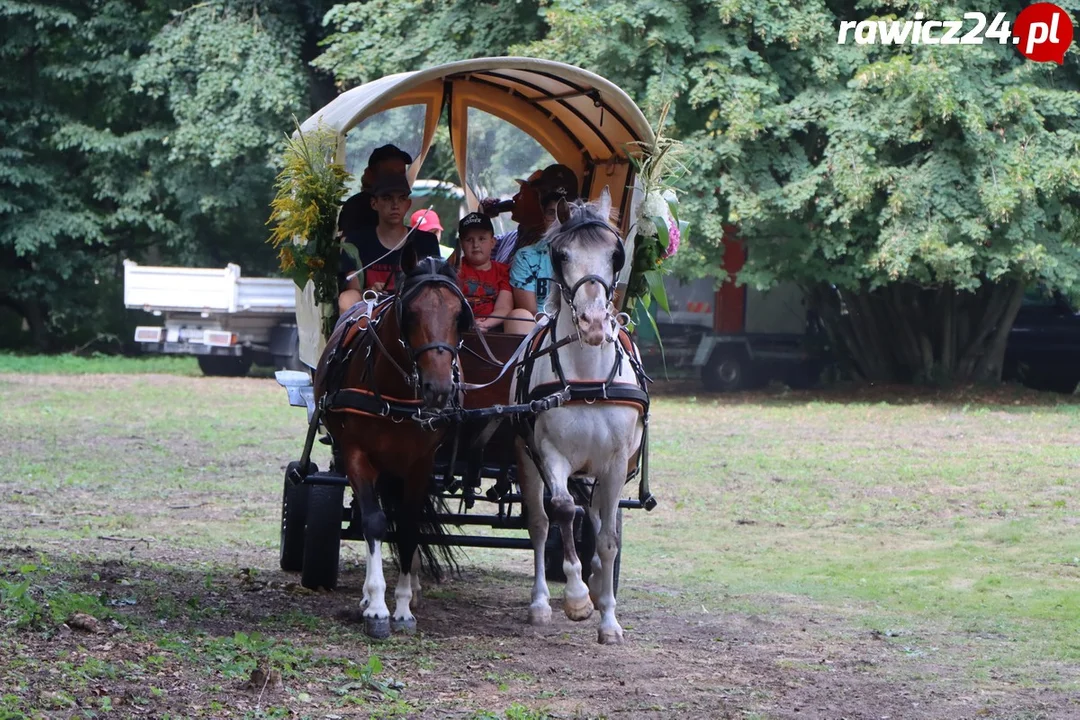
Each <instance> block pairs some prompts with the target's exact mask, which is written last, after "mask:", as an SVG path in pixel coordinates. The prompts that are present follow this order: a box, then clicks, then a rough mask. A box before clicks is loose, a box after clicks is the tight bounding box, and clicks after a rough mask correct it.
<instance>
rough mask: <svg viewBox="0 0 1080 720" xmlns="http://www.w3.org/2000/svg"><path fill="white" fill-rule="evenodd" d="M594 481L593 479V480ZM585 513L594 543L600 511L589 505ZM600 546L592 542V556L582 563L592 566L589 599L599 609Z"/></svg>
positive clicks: (597, 536) (598, 528)
mask: <svg viewBox="0 0 1080 720" xmlns="http://www.w3.org/2000/svg"><path fill="white" fill-rule="evenodd" d="M593 479H594V480H595V478H593ZM585 512H587V513H589V520H591V521H592V532H593V540H594V541H595V540H596V539H597V538H599V537H600V510H599V509H598V508H596V507H595V506H594V505H589V507H588V508H586V510H585ZM599 547H600V545H599V544H598V543H597V542H593V548H594V550H593V556H592V557H591V558H584V559H583V560H582V562H585V560H588V561H589V563H590V564H591V565H592V572H591V573H590V574H589V599H590V600H592V603H593V606H594V607H600V553H598V552H597V551H596V549H597V548H599Z"/></svg>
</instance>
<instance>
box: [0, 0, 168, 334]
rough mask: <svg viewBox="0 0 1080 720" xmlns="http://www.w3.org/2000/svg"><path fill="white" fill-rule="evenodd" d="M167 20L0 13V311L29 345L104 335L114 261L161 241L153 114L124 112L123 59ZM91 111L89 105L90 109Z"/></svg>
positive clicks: (143, 10)
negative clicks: (151, 152) (152, 176)
mask: <svg viewBox="0 0 1080 720" xmlns="http://www.w3.org/2000/svg"><path fill="white" fill-rule="evenodd" d="M165 12H166V8H165V7H164V6H163V4H160V3H158V4H155V3H141V4H140V3H136V4H132V3H123V2H96V3H90V4H87V3H76V2H67V3H64V2H61V3H50V4H44V3H5V4H3V5H0V37H2V38H3V39H2V40H0V105H2V108H3V109H2V112H0V145H2V150H0V305H4V306H6V307H8V308H11V309H14V310H15V311H16V312H17V314H18V315H19V316H21V317H23V318H25V320H26V322H27V323H28V325H29V327H30V330H31V334H32V337H33V339H34V342H35V344H36V345H37V346H38V347H39V348H42V349H44V348H46V347H48V346H49V343H50V339H51V337H52V336H54V335H55V334H58V333H65V332H70V331H72V330H75V329H77V328H79V327H85V326H99V327H104V326H107V325H108V324H109V320H108V318H109V316H110V312H109V310H108V309H107V308H103V307H102V306H101V304H100V303H99V302H97V301H96V300H97V296H98V295H99V288H100V286H101V283H102V280H103V278H107V277H108V276H110V275H112V274H114V273H115V266H116V252H117V251H118V250H120V249H122V248H131V247H133V246H134V244H135V243H136V242H137V239H136V237H137V236H138V235H140V234H141V235H150V234H153V233H158V232H168V231H169V230H170V227H171V225H170V222H169V220H168V219H167V218H166V217H165V216H164V215H163V214H162V213H160V212H159V211H158V209H157V207H158V204H159V202H160V197H159V196H157V195H156V194H155V188H154V187H153V183H152V182H150V181H149V180H148V178H147V170H148V167H147V163H146V149H147V148H148V147H149V146H150V145H152V144H153V143H154V142H155V141H156V140H157V139H158V138H159V135H157V134H156V133H155V132H154V131H153V130H146V129H144V127H145V125H146V123H147V121H151V122H152V121H153V119H155V118H157V117H161V108H160V107H158V106H156V105H155V104H153V103H149V104H145V105H144V106H142V107H133V106H132V104H131V103H127V102H125V96H126V95H127V82H128V79H129V77H130V74H129V73H130V66H131V63H130V60H129V55H130V54H133V53H138V52H139V51H140V49H141V48H143V47H145V42H146V39H147V38H148V37H149V36H150V34H152V32H153V28H154V27H156V26H158V25H159V24H160V23H161V22H163V20H164V17H165ZM91 98H92V99H93V102H89V100H90V99H91Z"/></svg>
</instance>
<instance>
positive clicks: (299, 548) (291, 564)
mask: <svg viewBox="0 0 1080 720" xmlns="http://www.w3.org/2000/svg"><path fill="white" fill-rule="evenodd" d="M308 472H309V473H316V472H319V468H318V467H316V465H315V463H310V464H309V466H308ZM302 479H303V475H302V474H301V473H300V463H299V462H298V461H293V462H291V463H289V466H288V467H287V468H285V487H284V488H283V489H282V492H281V544H280V550H281V554H280V560H279V562H280V564H281V569H282V570H284V571H286V572H300V570H301V569H303V567H304V523H305V520H306V519H307V491H308V486H307V485H304V484H302V483H301V480H302Z"/></svg>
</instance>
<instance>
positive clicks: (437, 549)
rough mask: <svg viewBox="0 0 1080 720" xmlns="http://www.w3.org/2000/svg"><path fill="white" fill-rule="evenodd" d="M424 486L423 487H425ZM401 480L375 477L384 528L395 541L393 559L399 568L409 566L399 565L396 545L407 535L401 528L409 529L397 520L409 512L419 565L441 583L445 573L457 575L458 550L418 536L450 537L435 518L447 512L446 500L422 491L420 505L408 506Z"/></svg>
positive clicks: (398, 552) (432, 537) (399, 557)
mask: <svg viewBox="0 0 1080 720" xmlns="http://www.w3.org/2000/svg"><path fill="white" fill-rule="evenodd" d="M426 489H427V488H425V490H426ZM405 490H406V488H405V483H404V482H403V481H401V479H399V478H392V477H387V476H382V477H380V478H379V483H378V492H379V500H380V502H381V504H382V507H383V512H384V513H385V514H386V524H387V530H388V532H390V533H393V535H394V538H395V539H396V542H394V543H393V552H394V559H395V560H396V561H397V563H398V567H399V568H401V569H402V571H405V570H408V569H409V568H404V567H402V563H401V554H400V544H401V541H402V540H406V541H407V540H408V538H406V537H404V536H402V534H401V533H402V531H404V532H406V533H408V532H410V528H408V527H407V526H406V527H402V525H403V523H402V522H401V520H402V519H403V518H405V517H408V516H409V515H414V516H415V517H416V518H417V526H416V528H414V529H412V530H411V531H412V532H415V533H417V535H418V537H416V538H415V541H416V552H418V553H420V566H421V568H422V569H424V570H426V571H427V572H428V574H430V575H431V576H432V577H433V578H434V579H435V581H436V582H442V580H443V578H444V577H445V576H446V574H447V572H449V573H451V574H457V573H458V572H459V571H460V569H461V568H460V566H459V565H458V554H459V553H458V551H457V549H456V548H455V547H453V546H451V545H447V544H446V543H445V542H424V541H422V540H421V538H425V537H426V538H430V539H432V540H437V541H438V540H444V539H446V538H448V537H449V536H450V533H449V532H448V530H447V527H446V525H445V524H443V523H442V522H440V521H439V514H440V513H447V512H449V508H448V507H447V505H446V501H445V500H443V499H442V498H440V497H435V496H433V495H431V494H430V493H428V492H424V494H423V497H424V501H423V504H422V505H421V506H420V507H419V508H417V507H409V506H408V503H407V502H406V499H405Z"/></svg>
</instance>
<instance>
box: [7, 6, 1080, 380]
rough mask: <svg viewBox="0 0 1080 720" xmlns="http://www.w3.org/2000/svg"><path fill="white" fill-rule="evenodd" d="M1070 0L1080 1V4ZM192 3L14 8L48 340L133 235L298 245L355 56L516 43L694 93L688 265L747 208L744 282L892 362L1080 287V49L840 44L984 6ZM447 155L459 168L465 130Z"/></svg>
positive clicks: (14, 51)
mask: <svg viewBox="0 0 1080 720" xmlns="http://www.w3.org/2000/svg"><path fill="white" fill-rule="evenodd" d="M1026 4H1027V3H1019V2H1008V3H1005V4H1003V5H1001V6H1000V8H995V12H996V11H997V10H999V9H1000V10H1002V11H1005V12H1006V13H1008V15H1009V17H1010V19H1012V18H1015V15H1016V13H1017V12H1018V11H1019V9H1021V8H1022V7H1023V6H1025V5H1026ZM1059 4H1060V5H1061V6H1063V7H1065V8H1066V9H1067V10H1069V11H1070V12H1071V13H1072V14H1073V17H1074V19H1075V20H1078V21H1080V2H1077V0H1062V2H1060V3H1059ZM183 7H184V6H183V4H179V3H172V2H168V1H166V0H159V1H158V2H152V1H151V2H143V3H134V4H131V3H119V2H108V1H106V0H92V1H89V2H74V1H70V2H58V3H48V4H46V3H43V2H38V3H16V2H7V3H4V4H2V5H0V27H2V29H3V32H4V34H3V40H2V41H0V64H2V67H0V71H2V72H0V76H2V79H0V90H2V97H0V103H3V107H4V112H3V114H2V119H0V141H2V150H0V193H2V194H0V259H2V261H3V262H2V268H3V270H0V273H4V274H3V276H2V278H0V303H3V304H6V305H8V306H13V307H15V308H17V309H18V312H19V314H20V316H22V317H25V318H27V319H28V320H29V321H30V322H31V324H32V325H33V324H35V322H36V326H37V328H38V335H39V340H42V341H43V340H44V339H46V338H47V337H48V336H49V334H50V333H52V334H56V333H59V334H64V333H66V332H69V331H72V330H78V329H84V330H85V329H86V328H95V329H96V330H98V331H100V330H101V326H102V323H104V317H103V316H102V314H101V313H102V310H99V309H98V308H101V307H104V305H103V304H102V303H103V302H104V301H105V295H104V294H103V293H107V292H109V290H108V288H107V287H101V286H99V285H95V284H94V283H95V281H96V282H99V283H104V284H105V285H109V283H115V280H114V278H115V276H116V272H117V267H118V265H117V259H118V258H119V257H120V256H121V255H134V256H136V257H141V255H146V256H147V257H148V258H156V259H165V260H174V261H177V262H207V263H212V264H223V263H224V262H226V261H238V262H241V263H242V264H243V265H244V268H245V270H246V271H248V272H260V271H266V270H268V269H270V268H272V267H273V264H274V263H273V253H272V252H271V251H269V249H268V248H266V247H265V246H264V245H263V241H264V240H265V237H266V230H265V228H264V227H263V222H264V221H265V218H266V215H267V210H266V206H267V203H268V202H269V199H270V197H271V188H272V178H273V174H274V168H273V167H271V164H270V158H271V157H272V155H273V152H274V151H275V150H276V148H277V143H278V139H279V138H280V137H281V136H280V133H281V132H282V131H287V130H288V129H289V127H290V126H291V119H290V115H296V116H297V117H304V116H306V114H307V111H308V110H310V109H311V108H313V107H316V106H319V105H321V104H323V103H324V102H325V101H326V100H328V99H329V98H330V97H331V96H332V93H333V86H332V84H331V78H332V79H333V81H334V82H336V83H337V85H338V87H349V86H353V85H355V84H357V83H359V82H363V81H366V80H370V79H373V78H375V77H379V76H382V75H385V74H388V73H392V72H400V71H403V70H409V69H415V68H419V67H425V66H430V65H432V64H437V63H441V62H447V61H451V60H458V59H462V58H468V57H477V56H483V55H501V54H522V55H534V56H539V57H546V58H552V59H558V60H563V61H566V62H570V63H574V64H577V65H581V66H583V67H586V68H589V69H591V70H594V71H596V72H598V73H600V74H601V75H604V76H606V77H608V78H610V79H611V80H613V81H614V82H616V83H617V84H619V85H620V86H622V87H623V88H625V89H626V90H627V91H628V92H629V93H630V94H631V96H632V97H634V98H635V99H636V100H637V101H638V103H639V104H640V105H641V106H642V107H643V108H644V109H645V111H646V114H647V115H648V116H649V117H650V118H655V117H657V115H658V113H659V109H660V107H661V106H663V105H664V104H665V103H667V102H669V101H673V102H672V109H671V115H670V118H671V125H670V126H669V128H668V131H669V133H670V134H672V135H673V136H674V137H677V138H680V139H681V140H683V142H684V143H685V144H686V146H687V147H688V148H689V149H690V150H691V151H692V153H691V154H692V157H693V161H692V172H691V174H690V175H689V176H688V177H687V178H686V179H685V180H684V190H685V191H686V192H685V196H684V205H683V209H682V211H681V214H682V217H683V218H684V219H687V220H690V221H691V223H692V225H693V226H694V228H695V232H694V240H693V242H692V243H690V245H689V247H683V249H682V251H681V252H680V255H679V256H678V257H677V258H676V260H675V263H674V265H675V267H676V269H677V271H679V272H681V273H682V274H685V275H710V274H712V275H715V274H717V273H718V267H719V263H720V261H721V258H722V253H723V246H722V244H721V243H720V238H721V237H722V236H723V232H722V226H723V225H724V224H725V223H735V224H737V225H738V227H739V231H740V234H741V235H742V237H743V238H744V239H745V240H746V241H747V243H748V246H749V248H750V254H751V259H750V263H749V265H748V267H747V268H746V269H745V270H744V271H743V272H742V273H740V276H739V279H740V280H741V281H744V282H748V283H752V284H755V285H758V286H761V287H768V286H770V285H772V284H774V283H776V282H782V281H791V282H796V283H799V284H801V285H802V286H804V287H805V288H806V289H807V291H808V292H809V293H810V296H811V298H812V299H813V300H814V303H815V305H816V306H817V308H818V310H819V311H820V312H821V314H822V316H823V317H824V318H825V319H826V320H827V322H828V324H829V327H830V330H831V331H832V332H833V337H834V340H835V341H836V344H837V346H838V347H841V348H843V349H845V350H846V351H847V354H848V355H850V356H851V357H852V358H853V361H854V362H853V365H852V368H853V370H854V371H855V372H858V373H860V374H862V375H864V376H866V377H872V378H875V379H897V378H900V379H904V378H922V379H928V378H935V377H942V378H947V377H993V376H995V375H996V373H997V371H998V370H999V365H1000V350H1001V342H1003V339H1004V332H1003V331H1002V329H1003V328H1007V327H1008V325H1009V324H1010V323H1011V320H1012V316H1013V314H1014V313H1015V308H1016V305H1017V303H1018V302H1019V297H1020V295H1019V293H1020V291H1021V289H1022V288H1023V287H1024V286H1025V285H1031V284H1034V283H1042V284H1044V285H1046V286H1047V287H1049V288H1051V289H1056V290H1060V291H1063V292H1066V293H1071V294H1078V293H1080V60H1078V58H1080V53H1077V51H1076V48H1075V45H1074V47H1073V48H1072V49H1071V50H1070V51H1069V52H1068V53H1067V54H1066V56H1065V62H1064V64H1063V65H1061V66H1058V65H1055V64H1039V63H1034V62H1031V61H1027V60H1025V59H1023V58H1022V57H1021V56H1020V55H1019V53H1017V52H1016V50H1015V48H1014V47H1013V46H1011V45H999V44H998V43H996V42H994V41H993V40H988V41H987V42H986V43H984V44H983V45H954V46H926V45H917V46H915V45H905V46H901V47H891V46H885V45H859V44H855V43H853V42H850V41H849V42H848V43H847V44H842V45H841V44H838V43H837V27H838V24H839V21H841V20H864V19H868V18H880V19H884V20H888V19H893V18H899V19H905V18H910V17H912V16H913V15H914V12H915V11H916V10H920V11H922V12H923V13H924V14H925V16H926V17H927V18H951V17H957V18H959V17H961V16H962V14H963V12H965V11H966V10H970V9H971V8H970V7H967V6H962V5H958V4H955V3H953V2H929V3H926V2H924V3H919V4H916V3H913V2H905V1H904V0H890V1H887V2H880V3H875V2H851V1H843V2H828V3H826V2H822V1H821V0H811V2H803V3H792V2H782V3H759V2H758V3H756V2H749V1H748V0H690V1H689V2H682V3H672V2H664V1H662V0H593V1H586V0H520V1H519V0H492V2H489V3H482V4H477V3H471V2H465V0H448V1H445V2H443V1H438V2H436V1H435V0H425V1H421V2H417V1H416V0H372V1H370V2H355V3H342V4H336V5H334V4H332V3H330V2H325V3H320V2H315V1H313V0H310V1H308V2H304V3H299V4H297V3H285V2H282V1H280V0H267V1H265V2H258V1H257V0H232V1H226V0H217V1H215V2H210V3H204V4H200V5H197V6H195V7H192V8H190V9H187V10H184V9H183ZM89 99H92V101H89ZM498 153H499V148H498V147H496V148H494V149H493V150H492V151H491V155H492V157H495V156H496V155H497V154H498ZM431 157H432V159H433V166H435V167H440V168H446V167H448V165H449V164H448V163H447V162H446V159H447V157H448V155H447V153H446V148H438V149H436V151H435V152H434V153H433V154H432V156H431ZM448 179H451V180H454V181H456V178H448ZM470 180H471V181H474V180H477V179H470ZM148 253H149V254H148ZM140 254H141V255H140ZM147 254H148V255H147ZM111 292H112V293H113V296H112V298H111V299H109V300H108V302H109V303H113V304H115V302H116V291H115V289H114V290H112V291H111ZM35 318H36V320H35Z"/></svg>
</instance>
